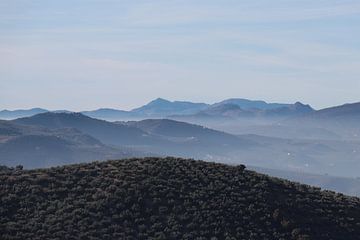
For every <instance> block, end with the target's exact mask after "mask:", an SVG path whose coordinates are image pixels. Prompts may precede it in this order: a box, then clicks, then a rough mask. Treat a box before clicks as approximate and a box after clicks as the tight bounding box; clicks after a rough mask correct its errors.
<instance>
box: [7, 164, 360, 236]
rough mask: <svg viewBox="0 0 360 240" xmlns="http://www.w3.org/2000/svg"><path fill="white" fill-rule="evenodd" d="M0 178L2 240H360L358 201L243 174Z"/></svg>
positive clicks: (185, 167) (115, 168)
mask: <svg viewBox="0 0 360 240" xmlns="http://www.w3.org/2000/svg"><path fill="white" fill-rule="evenodd" d="M1 169H2V170H1ZM0 172H1V173H0V239H213V240H215V239H269V240H270V239H277V240H278V239H284V240H285V239H286V240H287V239H297V240H301V239H302V240H305V239H316V240H321V239H344V240H349V239H360V200H359V199H358V198H351V197H347V196H344V195H341V194H336V193H333V192H324V191H320V189H318V188H312V187H309V186H306V185H300V184H296V183H292V182H288V181H283V180H279V179H275V178H270V177H268V176H266V175H261V174H257V173H255V172H252V171H247V170H244V166H243V165H239V166H228V165H223V164H216V163H207V162H203V161H194V160H183V159H175V158H166V159H157V158H145V159H129V160H121V161H106V162H94V163H90V164H77V165H70V166H64V167H56V168H50V169H39V170H23V169H22V168H21V167H20V166H19V167H17V168H4V167H3V168H0Z"/></svg>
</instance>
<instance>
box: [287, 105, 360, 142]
mask: <svg viewBox="0 0 360 240" xmlns="http://www.w3.org/2000/svg"><path fill="white" fill-rule="evenodd" d="M284 124H287V125H290V126H291V125H292V126H299V125H301V126H311V127H321V128H324V129H327V130H330V131H332V132H334V133H336V134H338V135H340V136H342V138H344V139H352V140H357V141H360V103H352V104H345V105H341V106H336V107H330V108H326V109H321V110H318V111H315V112H312V113H309V114H305V115H302V116H298V117H296V118H292V119H288V120H287V121H285V122H284Z"/></svg>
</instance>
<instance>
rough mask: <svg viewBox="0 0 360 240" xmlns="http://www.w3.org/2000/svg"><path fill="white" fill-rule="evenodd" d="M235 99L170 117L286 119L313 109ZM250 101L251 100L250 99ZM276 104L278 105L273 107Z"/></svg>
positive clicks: (296, 105) (193, 118)
mask: <svg viewBox="0 0 360 240" xmlns="http://www.w3.org/2000/svg"><path fill="white" fill-rule="evenodd" d="M236 102H237V101H235V100H233V101H230V100H229V101H224V102H223V103H217V104H214V105H211V106H209V107H208V108H206V109H204V110H201V111H199V112H197V113H194V114H189V115H179V114H177V115H172V116H170V118H173V119H183V120H185V121H186V120H188V119H190V120H191V121H194V120H196V119H199V120H200V121H201V120H202V119H203V120H205V121H206V120H219V121H229V120H234V119H249V120H252V119H276V120H278V119H286V118H289V117H294V116H301V115H304V114H308V113H311V112H313V111H314V109H312V108H311V107H310V106H309V105H304V104H302V103H300V102H297V103H294V104H283V105H281V104H276V105H270V106H268V107H265V106H262V108H249V106H256V104H253V105H245V107H241V104H236ZM250 102H251V101H250ZM275 106H278V107H275Z"/></svg>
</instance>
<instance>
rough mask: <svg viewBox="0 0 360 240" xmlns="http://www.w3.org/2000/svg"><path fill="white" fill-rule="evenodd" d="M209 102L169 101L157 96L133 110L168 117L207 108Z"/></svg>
mask: <svg viewBox="0 0 360 240" xmlns="http://www.w3.org/2000/svg"><path fill="white" fill-rule="evenodd" d="M207 106H208V104H205V103H193V102H185V101H174V102H171V101H168V100H166V99H163V98H157V99H155V100H153V101H151V102H150V103H148V104H146V105H144V106H142V107H139V108H135V109H133V110H131V112H132V113H133V114H136V115H140V116H147V117H155V116H158V117H166V116H168V115H172V114H192V113H195V112H197V111H200V110H202V109H205V108H206V107H207Z"/></svg>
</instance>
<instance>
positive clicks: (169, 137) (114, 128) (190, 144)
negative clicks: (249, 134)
mask: <svg viewBox="0 0 360 240" xmlns="http://www.w3.org/2000/svg"><path fill="white" fill-rule="evenodd" d="M13 122H14V123H17V124H24V125H27V126H42V127H46V128H49V129H59V128H64V127H68V128H69V127H70V128H76V129H78V130H79V131H81V132H83V133H85V134H88V135H90V136H92V137H94V138H96V139H99V140H100V141H101V142H103V143H105V144H109V145H114V146H121V147H122V146H126V147H131V148H132V149H136V150H140V151H146V152H152V153H157V154H159V155H171V156H181V157H195V158H205V159H208V158H217V159H226V158H228V156H229V153H231V152H232V151H233V150H235V149H236V150H239V149H244V148H248V147H252V146H254V145H256V144H255V143H254V142H253V141H248V140H247V139H245V138H241V137H237V136H234V135H231V134H227V133H223V132H219V131H215V130H210V129H207V128H203V127H201V126H197V125H191V124H188V123H179V122H176V121H169V120H158V123H159V124H160V126H163V127H164V126H165V125H166V124H167V125H168V126H167V129H171V132H168V133H167V134H165V133H164V132H159V131H158V132H153V131H150V130H149V128H146V127H145V125H149V124H150V125H151V124H152V123H151V121H149V120H146V121H142V122H139V123H137V122H129V123H124V122H120V123H112V122H107V121H103V120H98V119H93V118H90V117H87V116H85V115H83V114H81V113H71V114H67V113H44V114H39V115H35V116H33V117H29V118H20V119H16V120H14V121H13ZM169 124H170V125H169ZM189 129H191V131H189ZM158 130H159V129H158ZM181 131H183V136H178V135H177V134H175V132H181ZM185 133H186V134H185Z"/></svg>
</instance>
